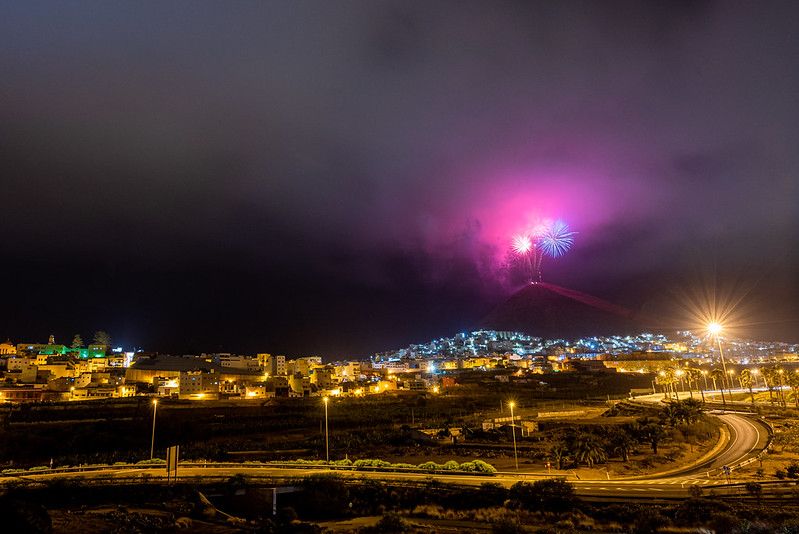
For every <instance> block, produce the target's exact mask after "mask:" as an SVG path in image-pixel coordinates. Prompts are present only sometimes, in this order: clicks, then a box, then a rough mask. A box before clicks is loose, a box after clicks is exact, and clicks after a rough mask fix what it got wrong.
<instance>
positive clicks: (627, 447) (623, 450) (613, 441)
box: [610, 428, 636, 462]
mask: <svg viewBox="0 0 799 534" xmlns="http://www.w3.org/2000/svg"><path fill="white" fill-rule="evenodd" d="M635 444H636V440H635V439H634V438H633V437H632V436H631V435H630V432H629V430H628V429H626V428H623V429H620V431H618V432H615V433H614V434H613V435H612V436H611V438H610V446H611V448H612V449H613V452H615V453H616V454H618V455H619V456H621V459H622V461H623V462H627V461H629V459H630V451H631V450H632V449H633V447H635Z"/></svg>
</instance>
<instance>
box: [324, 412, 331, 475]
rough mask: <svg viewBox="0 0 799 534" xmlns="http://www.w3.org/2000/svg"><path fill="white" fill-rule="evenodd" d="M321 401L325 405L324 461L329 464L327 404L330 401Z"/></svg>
mask: <svg viewBox="0 0 799 534" xmlns="http://www.w3.org/2000/svg"><path fill="white" fill-rule="evenodd" d="M323 401H324V403H325V460H326V461H327V463H330V439H329V437H328V436H329V434H328V432H327V403H328V402H330V399H329V398H328V397H325V398H324V399H323Z"/></svg>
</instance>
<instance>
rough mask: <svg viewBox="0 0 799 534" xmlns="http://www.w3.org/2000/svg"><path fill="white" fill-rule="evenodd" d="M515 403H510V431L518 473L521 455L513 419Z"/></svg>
mask: <svg viewBox="0 0 799 534" xmlns="http://www.w3.org/2000/svg"><path fill="white" fill-rule="evenodd" d="M515 404H516V403H515V402H513V401H511V402H509V403H508V406H509V407H510V430H511V433H512V434H513V461H514V462H515V464H516V471H518V470H519V455H518V453H517V452H516V420H515V419H514V418H513V407H514V406H515Z"/></svg>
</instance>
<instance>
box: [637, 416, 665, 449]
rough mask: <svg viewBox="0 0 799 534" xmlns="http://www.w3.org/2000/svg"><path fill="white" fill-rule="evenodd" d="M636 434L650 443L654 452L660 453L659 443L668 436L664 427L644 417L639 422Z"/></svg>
mask: <svg viewBox="0 0 799 534" xmlns="http://www.w3.org/2000/svg"><path fill="white" fill-rule="evenodd" d="M636 434H637V435H638V439H639V440H641V441H646V442H647V443H649V445H650V446H651V447H652V452H653V453H654V454H657V453H658V444H659V443H660V442H661V441H662V440H663V438H664V437H666V431H665V430H664V429H663V427H662V426H661V425H660V424H658V423H655V422H652V421H649V420H648V419H642V420H641V421H640V422H639V423H638V427H637V429H636Z"/></svg>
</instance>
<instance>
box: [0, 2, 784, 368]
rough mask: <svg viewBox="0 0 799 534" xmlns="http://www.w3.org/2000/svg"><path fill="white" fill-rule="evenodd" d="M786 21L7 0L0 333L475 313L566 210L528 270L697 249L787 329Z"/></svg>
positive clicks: (379, 331) (372, 321)
mask: <svg viewBox="0 0 799 534" xmlns="http://www.w3.org/2000/svg"><path fill="white" fill-rule="evenodd" d="M797 19H799V10H798V9H797V8H796V6H795V5H794V4H793V3H789V2H767V3H760V4H757V5H755V4H751V3H737V2H693V1H691V2H669V3H663V2H511V1H507V2H494V3H490V4H489V3H485V2H443V1H441V2H434V3H429V2H371V1H370V2H310V1H309V2H269V3H234V4H225V5H224V6H222V5H220V4H217V3H210V2H209V3H206V2H186V3H181V2H174V3H169V4H163V3H149V4H146V3H145V4H117V3H109V2H96V3H92V2H89V3H81V4H64V3H56V2H53V3H48V2H44V3H24V4H17V5H11V4H9V5H5V6H3V7H2V8H0V71H2V72H3V76H2V78H0V177H2V178H1V180H2V183H3V188H2V190H3V200H4V207H3V221H2V224H0V232H1V233H0V239H2V242H3V244H4V247H5V250H6V251H7V254H8V255H9V256H10V258H11V260H10V261H6V262H4V263H3V264H2V267H0V269H2V274H3V276H4V279H5V280H8V281H9V283H7V284H4V285H5V286H6V289H5V290H6V292H7V294H8V300H9V301H11V302H14V303H15V305H14V306H13V307H12V308H8V309H5V310H4V312H3V313H2V315H0V319H2V320H1V321H0V322H1V323H2V324H4V326H3V331H0V334H5V335H10V336H14V337H16V338H19V337H30V336H37V337H44V336H46V335H47V334H48V333H49V332H50V330H53V331H57V332H62V331H63V332H64V335H68V334H69V335H71V333H72V330H79V329H80V330H82V331H86V330H91V329H94V328H100V327H103V328H106V329H109V330H111V331H116V332H119V333H120V335H119V336H118V337H120V338H123V339H124V341H126V342H129V343H133V342H138V343H141V344H144V345H147V346H148V347H154V348H163V349H173V350H177V349H180V348H183V347H186V348H190V347H192V348H193V347H196V348H199V349H211V348H215V347H220V346H224V347H225V348H228V349H231V350H256V349H262V350H275V351H290V352H306V351H318V352H323V353H326V354H339V353H343V352H354V353H359V354H362V353H365V352H368V351H372V350H380V349H382V348H387V347H390V346H393V345H396V344H400V343H402V344H404V343H407V342H410V341H414V340H422V339H425V338H426V337H429V336H433V335H445V334H450V333H451V332H452V331H454V330H458V329H462V328H467V327H469V326H470V325H472V324H476V323H477V321H478V320H479V318H480V317H481V316H482V315H483V314H484V313H485V312H487V311H488V309H489V308H490V307H491V305H492V304H493V303H494V302H497V301H500V300H501V299H502V298H503V297H504V296H505V294H506V293H507V291H509V290H511V289H512V285H513V281H514V280H517V281H518V276H516V277H514V276H513V273H512V272H511V273H509V272H508V271H507V269H505V268H504V267H503V260H504V251H505V249H506V247H507V238H508V235H509V233H510V232H513V231H515V229H516V228H518V227H521V226H523V225H525V224H527V223H528V222H529V220H530V219H531V218H534V217H536V216H541V215H545V216H552V217H564V218H566V219H568V220H569V221H570V223H571V224H572V227H573V228H574V229H576V230H578V231H579V234H578V239H577V243H576V246H575V248H574V250H573V251H572V253H571V254H570V255H569V256H567V257H566V258H564V259H562V260H558V262H557V263H555V262H550V265H548V266H545V270H546V273H547V277H548V278H550V279H552V281H553V282H556V283H559V284H561V285H565V286H569V287H576V288H578V289H581V290H583V291H588V292H594V293H598V294H600V296H603V297H605V298H609V299H611V300H615V301H619V302H622V301H623V302H624V303H625V304H628V305H630V304H633V305H639V306H640V305H644V304H645V303H647V302H649V301H650V300H652V299H653V298H654V296H653V295H652V294H651V293H652V292H654V291H655V288H657V287H660V285H659V284H665V285H667V286H668V285H675V284H683V283H687V284H693V283H700V284H701V283H706V282H704V281H702V280H700V278H701V277H699V278H697V277H695V276H694V275H693V274H692V273H693V272H694V270H695V268H699V269H700V270H702V269H706V265H715V266H717V267H716V268H713V269H712V270H713V272H714V273H716V274H715V275H714V276H715V277H716V278H718V279H719V280H728V279H739V278H745V279H747V280H751V281H752V283H756V284H757V287H758V289H757V290H756V291H755V293H758V294H762V295H776V296H777V301H776V302H774V303H773V304H774V305H773V306H772V311H771V312H764V313H763V314H762V316H761V318H760V319H759V322H760V323H768V322H769V321H771V322H772V323H773V324H777V323H779V324H780V325H783V326H776V327H774V328H771V327H769V328H768V329H765V328H761V329H760V330H757V329H754V330H753V332H752V333H753V335H756V334H759V333H763V332H764V331H765V330H768V335H780V336H784V337H790V336H793V335H794V332H795V326H790V325H795V323H790V322H785V321H784V318H785V317H787V318H789V319H790V318H791V317H794V319H795V316H793V315H792V314H794V313H795V308H794V307H793V306H794V304H793V302H795V299H796V295H797V292H798V290H797V283H796V276H795V274H796V272H797V264H798V263H799V260H797V255H796V253H795V252H794V251H793V250H792V247H791V246H790V244H791V243H794V242H795V241H796V239H797V237H799V236H797V228H799V208H797V204H796V198H799V180H798V179H797V172H799V154H797V152H796V150H795V147H796V146H797V145H798V144H799V135H798V134H799V128H797V124H799V121H797V119H799V117H798V116H797V115H798V114H799V111H798V110H799V106H797V101H796V95H797V94H799V92H797V89H799V87H797V85H799V84H798V82H799V72H797V64H796V61H795V57H796V51H797V48H798V47H797V45H799V43H798V42H797V41H798V40H799V37H797V34H796V32H795V31H794V29H795V27H796V24H797V22H799V20H797ZM697 266H698V267H697ZM763 273H770V274H769V275H768V276H765V275H764V274H763ZM43 302H46V303H47V305H44V304H43ZM66 303H68V304H66ZM784 325H789V326H784Z"/></svg>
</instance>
